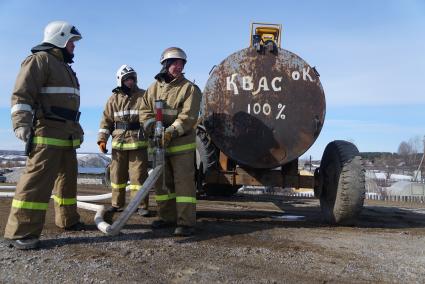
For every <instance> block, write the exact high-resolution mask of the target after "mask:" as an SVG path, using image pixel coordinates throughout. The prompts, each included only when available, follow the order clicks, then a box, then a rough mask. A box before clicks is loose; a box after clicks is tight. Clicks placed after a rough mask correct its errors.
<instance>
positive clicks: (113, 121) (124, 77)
mask: <svg viewBox="0 0 425 284" xmlns="http://www.w3.org/2000/svg"><path fill="white" fill-rule="evenodd" d="M116 78H117V87H116V88H115V89H113V90H112V95H111V97H110V98H109V100H108V102H107V103H106V106H105V110H104V111H103V116H102V120H101V122H100V129H99V135H98V142H97V144H98V145H99V149H100V151H101V152H103V153H106V152H107V149H106V142H107V141H108V138H109V136H110V135H112V162H111V166H110V179H111V186H112V206H111V207H110V208H108V210H107V212H108V213H109V214H107V215H105V216H106V217H105V219H106V218H108V219H109V218H112V215H113V213H115V212H119V211H122V210H123V207H124V205H125V188H126V187H127V181H128V180H130V185H129V187H130V195H131V197H132V198H133V197H134V196H135V195H136V193H137V191H138V190H139V189H141V187H142V185H143V182H144V181H145V180H146V178H147V176H148V174H147V162H148V157H147V150H146V149H147V142H146V140H145V139H144V134H143V128H142V127H141V126H140V123H139V108H140V105H141V101H142V98H143V95H144V94H145V90H142V89H139V88H138V87H137V73H136V71H134V69H133V68H131V67H130V66H128V65H122V66H121V67H120V68H119V69H118V71H117V75H116ZM148 206H149V196H147V197H146V198H145V199H144V200H143V202H142V204H141V207H140V208H139V209H138V211H137V212H138V214H140V215H142V216H144V217H148V216H149V208H148Z"/></svg>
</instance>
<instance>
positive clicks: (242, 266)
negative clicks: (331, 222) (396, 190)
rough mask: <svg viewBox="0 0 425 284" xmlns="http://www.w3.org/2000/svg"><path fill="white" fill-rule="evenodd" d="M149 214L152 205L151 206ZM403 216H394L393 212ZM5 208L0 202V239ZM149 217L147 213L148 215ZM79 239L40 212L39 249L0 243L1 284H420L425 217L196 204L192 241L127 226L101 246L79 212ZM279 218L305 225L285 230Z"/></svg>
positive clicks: (393, 208) (266, 204)
mask: <svg viewBox="0 0 425 284" xmlns="http://www.w3.org/2000/svg"><path fill="white" fill-rule="evenodd" d="M85 190H87V188H85ZM151 204H153V205H154V201H153V199H152V202H151ZM400 206H403V207H400ZM9 208H10V199H4V198H3V199H0V212H1V214H0V216H1V217H0V230H1V231H2V232H3V231H4V226H5V223H6V221H7V215H8V212H9ZM152 209H155V208H154V206H153V207H152ZM80 213H81V215H82V219H83V221H84V222H86V224H88V226H87V230H86V231H84V232H65V231H63V230H61V229H59V228H56V227H55V225H54V219H53V208H52V206H51V207H50V208H49V211H48V214H47V221H46V226H45V229H44V231H43V235H42V238H41V240H42V243H41V248H40V249H39V250H36V251H17V250H15V249H12V248H9V247H8V246H7V245H6V244H5V243H4V242H0V282H1V283H59V282H60V283H116V282H125V283H136V282H137V283H139V282H142V283H188V282H190V283H282V282H297V283H298V282H303V283H318V282H321V283H325V282H326V283H327V282H330V283H370V282H380V283H382V282H384V283H400V282H403V283H407V282H408V283H415V282H417V283H423V279H425V253H424V247H425V246H424V244H425V229H424V227H425V218H424V214H425V208H424V206H422V205H418V204H417V205H409V206H407V205H406V206H405V205H404V204H402V203H399V204H395V203H394V204H389V203H384V202H376V201H375V202H373V203H372V202H368V203H367V204H366V207H365V209H364V210H363V213H362V216H361V219H360V221H359V224H358V225H357V226H356V227H329V226H327V225H325V224H323V223H322V222H321V219H320V208H319V204H318V201H317V200H311V199H299V198H288V197H286V198H285V199H283V200H275V201H267V200H266V199H265V198H261V197H253V196H248V197H236V198H228V199H210V200H200V201H199V203H198V221H197V234H196V235H195V236H193V237H187V238H181V237H180V238H179V237H173V236H171V234H172V231H173V230H172V229H162V230H155V231H152V230H151V229H150V227H149V224H150V222H151V221H152V220H155V217H152V218H142V217H139V216H133V217H132V218H131V219H130V222H129V223H128V225H127V226H126V227H125V228H124V230H123V231H122V234H120V235H119V236H116V237H107V236H105V235H103V234H102V233H101V232H100V231H98V230H97V229H96V227H95V226H94V223H93V213H91V212H88V211H85V210H80ZM282 215H285V216H286V215H300V216H305V219H304V220H302V221H288V220H285V219H281V218H279V216H282Z"/></svg>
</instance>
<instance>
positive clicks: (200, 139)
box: [195, 125, 239, 196]
mask: <svg viewBox="0 0 425 284" xmlns="http://www.w3.org/2000/svg"><path fill="white" fill-rule="evenodd" d="M218 156H219V150H218V149H217V147H216V146H215V145H214V144H213V143H212V141H211V139H210V138H209V136H208V134H207V133H206V131H205V129H204V127H203V126H202V125H200V126H198V128H197V130H196V171H195V172H196V177H195V181H196V190H197V191H198V193H200V194H202V193H205V194H206V195H208V196H231V195H233V194H235V193H236V192H237V191H238V189H239V186H233V185H227V184H206V183H205V182H204V178H205V175H206V174H207V172H208V171H209V170H211V169H213V168H214V167H217V163H218Z"/></svg>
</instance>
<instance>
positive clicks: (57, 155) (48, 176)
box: [4, 147, 80, 239]
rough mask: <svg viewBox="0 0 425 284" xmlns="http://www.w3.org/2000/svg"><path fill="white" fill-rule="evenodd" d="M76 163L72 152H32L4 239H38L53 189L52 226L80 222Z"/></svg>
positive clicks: (40, 149) (57, 150)
mask: <svg viewBox="0 0 425 284" xmlns="http://www.w3.org/2000/svg"><path fill="white" fill-rule="evenodd" d="M77 174H78V163H77V157H76V153H75V149H69V150H68V149H67V150H64V149H55V148H46V147H37V148H35V149H34V150H33V151H32V153H31V154H30V156H29V157H28V159H27V165H26V169H25V172H24V173H23V174H22V176H21V178H20V179H19V182H18V184H17V185H16V192H15V197H14V198H13V201H12V208H11V211H10V215H9V219H8V221H7V225H6V230H5V235H4V237H5V238H8V239H22V238H27V237H36V238H38V237H39V236H40V234H41V231H42V229H43V225H44V221H45V216H46V210H47V208H48V206H49V200H50V196H51V194H52V189H53V200H54V205H55V223H56V225H57V226H58V227H60V228H67V227H70V226H72V225H74V224H76V223H77V222H79V220H80V215H79V214H78V212H77V198H76V195H77Z"/></svg>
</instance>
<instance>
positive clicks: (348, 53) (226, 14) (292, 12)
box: [0, 0, 425, 158]
mask: <svg viewBox="0 0 425 284" xmlns="http://www.w3.org/2000/svg"><path fill="white" fill-rule="evenodd" d="M52 20H67V21H69V22H71V23H73V24H74V25H75V26H77V28H78V29H79V30H80V31H81V33H82V34H83V40H81V41H79V42H78V43H77V47H76V49H75V54H76V55H75V63H74V64H73V69H74V70H75V71H76V72H77V74H78V77H79V80H80V83H81V111H82V113H83V114H82V118H81V123H82V125H83V128H84V130H85V133H86V136H85V140H86V141H85V143H84V144H83V146H82V148H81V149H80V150H79V151H80V152H96V151H97V145H96V135H97V129H98V123H99V119H100V116H101V113H102V109H103V106H104V104H105V102H106V100H107V98H108V97H109V96H110V94H111V90H112V89H113V88H114V86H115V72H116V69H117V68H118V67H119V66H120V65H122V64H124V63H125V64H130V65H132V66H133V67H134V68H135V69H136V71H138V74H139V86H141V87H144V88H146V87H147V86H149V85H150V84H151V82H152V81H153V76H154V75H155V74H156V73H157V72H158V71H159V69H160V65H159V62H158V61H159V56H160V54H161V52H162V50H163V49H164V48H166V47H169V46H179V47H182V48H183V49H184V50H185V51H186V52H187V54H188V57H189V58H188V64H187V65H186V68H185V72H186V77H187V78H188V79H190V80H195V81H196V83H197V84H198V85H199V87H200V88H201V90H202V89H203V88H204V85H205V82H206V81H207V79H208V72H209V71H210V69H211V67H212V66H213V65H215V64H218V63H220V62H221V61H222V60H223V59H225V58H226V57H227V56H228V55H230V54H231V53H233V52H235V51H238V50H240V49H243V48H245V47H247V46H248V44H249V28H250V22H252V21H259V22H271V23H280V24H282V25H283V29H284V32H283V38H282V47H283V48H284V49H287V50H290V51H292V52H294V53H296V54H298V55H299V56H301V57H302V58H303V59H305V60H306V61H307V62H308V63H309V64H310V65H312V66H316V67H317V69H318V71H319V72H320V75H321V77H320V79H321V82H322V85H323V88H324V91H325V94H326V104H327V109H326V120H325V125H324V128H323V129H322V132H321V134H320V136H319V138H318V139H317V141H316V143H315V144H314V145H313V146H312V148H311V149H310V150H309V151H308V152H307V153H306V155H312V156H313V158H320V157H321V155H322V152H323V150H324V147H325V146H326V144H327V143H328V142H330V141H332V140H335V139H346V140H350V141H352V142H354V143H355V144H356V145H357V146H358V148H359V149H360V151H389V152H396V151H397V148H398V145H399V144H400V142H401V141H404V140H406V141H407V140H409V139H410V138H413V137H418V136H419V137H420V138H421V139H422V137H423V136H424V135H425V91H424V89H425V87H424V81H425V79H424V75H425V1H423V0H422V1H415V0H406V1H401V0H400V1H391V0H390V1H383V0H382V1H379V0H377V1H272V2H270V1H269V2H267V1H264V2H261V1H250V0H248V1H221V0H216V1H131V0H129V1H124V2H123V1H78V0H77V1H50V0H45V1H41V0H38V1H37V0H31V1H29V0H21V1H11V0H0V34H1V37H0V50H1V52H0V62H1V68H0V94H1V95H0V121H1V124H0V135H1V137H2V139H1V140H0V149H23V148H24V145H23V143H21V142H19V141H18V140H17V139H16V138H15V137H14V135H13V131H12V127H11V121H10V95H11V92H12V89H13V85H14V81H15V78H16V75H17V73H18V71H19V66H20V63H21V62H22V60H23V59H24V58H25V57H26V56H27V55H29V53H30V49H31V47H33V46H34V45H36V44H38V43H39V42H41V40H42V34H43V29H44V26H45V25H46V24H47V23H48V22H50V21H52Z"/></svg>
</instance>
